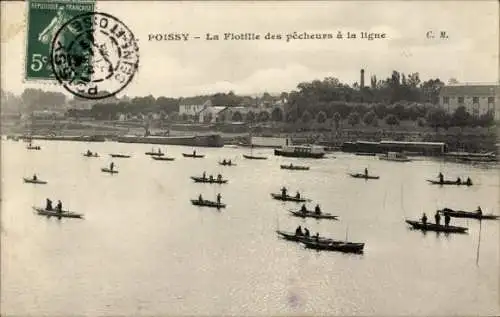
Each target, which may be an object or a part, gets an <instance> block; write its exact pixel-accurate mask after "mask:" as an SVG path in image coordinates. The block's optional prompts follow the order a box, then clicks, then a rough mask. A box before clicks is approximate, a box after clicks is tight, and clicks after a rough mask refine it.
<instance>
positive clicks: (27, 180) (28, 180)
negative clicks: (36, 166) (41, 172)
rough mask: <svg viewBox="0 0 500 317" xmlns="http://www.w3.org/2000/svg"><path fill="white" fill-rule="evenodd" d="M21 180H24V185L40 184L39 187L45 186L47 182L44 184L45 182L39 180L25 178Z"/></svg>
mask: <svg viewBox="0 0 500 317" xmlns="http://www.w3.org/2000/svg"><path fill="white" fill-rule="evenodd" d="M23 180H24V182H25V183H30V184H40V185H45V184H47V182H46V181H41V180H39V179H37V180H33V179H30V178H25V177H23Z"/></svg>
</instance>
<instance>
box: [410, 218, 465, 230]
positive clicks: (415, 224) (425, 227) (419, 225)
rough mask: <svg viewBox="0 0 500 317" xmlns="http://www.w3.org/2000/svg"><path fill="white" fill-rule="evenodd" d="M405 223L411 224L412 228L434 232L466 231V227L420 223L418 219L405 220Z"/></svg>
mask: <svg viewBox="0 0 500 317" xmlns="http://www.w3.org/2000/svg"><path fill="white" fill-rule="evenodd" d="M406 223H407V224H409V225H411V226H412V228H413V229H418V230H422V231H436V232H449V233H466V232H467V230H468V228H465V227H457V226H445V225H438V224H435V223H429V222H428V223H426V224H424V223H422V222H420V221H414V220H406Z"/></svg>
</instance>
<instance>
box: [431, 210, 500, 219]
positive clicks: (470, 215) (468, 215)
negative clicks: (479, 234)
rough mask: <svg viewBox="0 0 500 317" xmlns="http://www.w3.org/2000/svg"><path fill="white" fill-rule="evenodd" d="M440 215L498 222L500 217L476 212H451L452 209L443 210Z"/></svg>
mask: <svg viewBox="0 0 500 317" xmlns="http://www.w3.org/2000/svg"><path fill="white" fill-rule="evenodd" d="M439 212H440V213H442V214H444V215H445V216H446V215H448V216H450V217H452V218H469V219H478V220H497V219H498V218H499V217H500V216H497V215H492V214H486V215H485V214H479V213H477V212H474V211H463V210H451V209H442V210H439Z"/></svg>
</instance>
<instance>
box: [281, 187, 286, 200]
mask: <svg viewBox="0 0 500 317" xmlns="http://www.w3.org/2000/svg"><path fill="white" fill-rule="evenodd" d="M281 197H283V198H285V197H286V187H285V186H283V188H281Z"/></svg>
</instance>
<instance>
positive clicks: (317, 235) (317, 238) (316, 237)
mask: <svg viewBox="0 0 500 317" xmlns="http://www.w3.org/2000/svg"><path fill="white" fill-rule="evenodd" d="M314 240H316V242H319V232H316V235H315V236H314Z"/></svg>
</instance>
